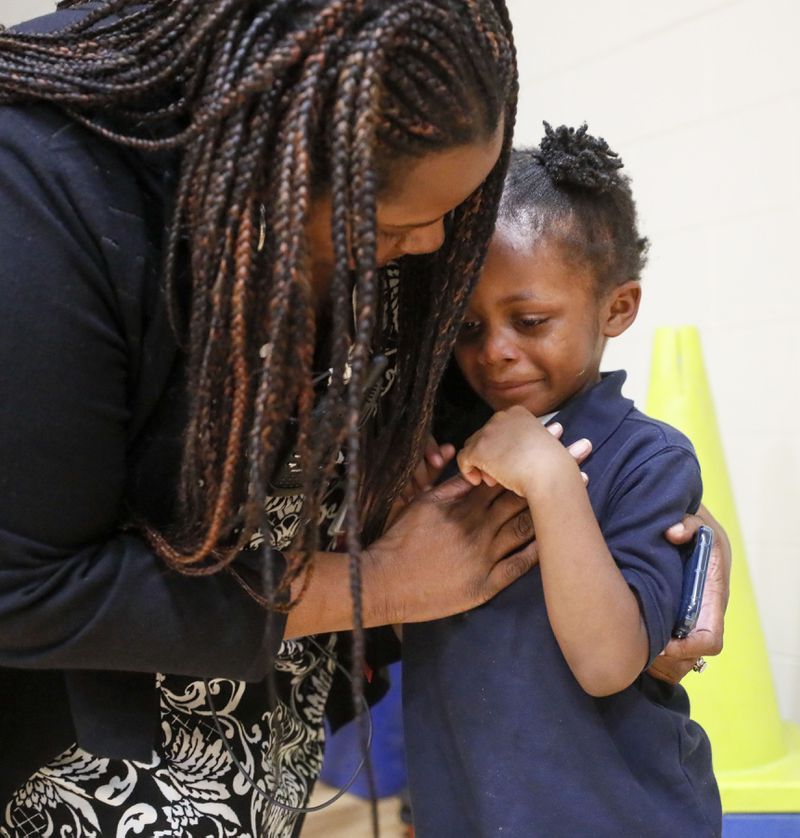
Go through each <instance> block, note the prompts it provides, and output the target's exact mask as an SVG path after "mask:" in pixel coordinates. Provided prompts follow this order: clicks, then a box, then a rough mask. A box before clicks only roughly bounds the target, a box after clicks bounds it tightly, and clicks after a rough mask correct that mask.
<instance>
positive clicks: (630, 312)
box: [603, 279, 642, 338]
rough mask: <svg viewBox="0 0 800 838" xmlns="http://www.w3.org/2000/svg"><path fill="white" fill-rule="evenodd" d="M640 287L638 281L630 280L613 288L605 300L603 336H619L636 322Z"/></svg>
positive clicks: (640, 293)
mask: <svg viewBox="0 0 800 838" xmlns="http://www.w3.org/2000/svg"><path fill="white" fill-rule="evenodd" d="M641 299H642V286H641V284H640V283H639V282H638V280H635V279H630V280H628V281H627V282H623V283H622V285H617V286H616V287H615V288H613V289H612V290H611V291H610V292H609V294H608V296H607V297H606V300H605V325H604V328H603V334H604V335H605V336H606V337H608V338H615V337H617V336H618V335H621V334H622V333H623V332H624V331H625V330H626V329H627V328H628V326H630V325H631V323H633V321H634V320H636V315H637V314H638V313H639V302H640V301H641Z"/></svg>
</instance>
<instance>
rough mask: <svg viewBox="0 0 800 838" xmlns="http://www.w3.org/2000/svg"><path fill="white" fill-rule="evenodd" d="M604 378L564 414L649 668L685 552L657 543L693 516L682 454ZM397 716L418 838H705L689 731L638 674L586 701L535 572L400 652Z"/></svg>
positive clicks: (707, 796) (684, 445)
mask: <svg viewBox="0 0 800 838" xmlns="http://www.w3.org/2000/svg"><path fill="white" fill-rule="evenodd" d="M624 379H625V375H624V373H612V374H610V375H607V376H605V377H604V378H603V380H602V381H601V382H600V383H598V384H597V385H595V386H594V387H593V388H592V389H590V390H588V391H587V392H586V393H584V394H582V395H580V396H578V397H576V398H575V399H574V400H573V401H571V402H570V403H569V404H567V405H566V406H564V407H563V408H562V409H561V411H560V412H559V414H558V416H557V420H558V421H559V422H561V424H562V425H563V426H564V443H565V444H567V445H569V444H570V443H572V442H575V441H576V440H578V439H580V438H582V437H588V438H589V439H591V440H592V445H593V449H592V454H591V456H590V457H589V458H588V459H587V460H586V461H585V462H584V463H583V465H582V466H581V468H582V469H583V470H584V471H585V472H586V473H587V474H588V475H589V485H588V493H589V499H590V501H591V504H592V509H593V510H594V512H595V514H596V516H597V520H598V522H599V524H600V528H601V530H602V532H603V536H604V538H605V540H606V543H607V544H608V548H609V550H610V552H611V554H612V556H613V557H614V559H615V561H616V562H617V564H618V566H619V568H620V570H621V572H622V575H623V576H624V578H625V580H626V582H627V583H628V584H629V585H630V587H631V588H632V590H633V591H634V592H635V593H636V596H637V598H638V600H639V604H640V607H641V613H642V618H643V620H644V623H645V626H646V629H647V635H648V638H649V647H650V650H649V657H650V659H651V660H652V659H653V658H654V657H655V656H656V655H657V654H658V653H659V652H660V651H661V650H662V649H663V648H664V646H665V645H666V643H667V641H668V640H669V636H670V631H671V628H672V625H673V623H674V620H675V614H676V612H677V608H678V604H679V601H680V593H681V582H682V566H683V561H684V559H685V558H686V552H687V551H686V550H683V549H680V548H677V547H674V546H673V545H671V544H670V543H669V542H668V541H667V540H666V539H665V538H664V536H663V533H664V531H665V530H666V529H667V527H669V526H670V525H671V524H673V523H675V521H678V520H680V519H681V517H682V516H683V515H684V514H685V513H687V512H693V511H695V510H696V509H697V506H698V504H699V502H700V497H701V491H702V486H701V481H700V469H699V466H698V463H697V459H696V457H695V454H694V451H693V449H692V446H691V444H690V443H689V441H688V440H687V439H686V438H685V437H684V436H683V435H682V434H680V433H679V432H678V431H676V430H675V429H674V428H670V427H669V426H667V425H664V424H663V423H660V422H657V421H655V420H653V419H650V418H649V417H647V416H645V415H643V414H642V413H640V412H639V411H638V410H636V409H635V408H634V406H633V403H632V402H631V401H630V400H628V399H626V398H624V397H623V396H622V395H621V392H620V388H621V386H622V382H623V381H624ZM403 689H404V714H405V732H406V744H407V752H406V759H407V763H408V769H409V784H410V790H411V801H412V808H413V810H414V822H415V828H416V831H417V834H418V835H419V836H420V838H429V836H435V835H459V836H462V838H473V836H474V838H485V836H489V835H509V836H523V835H524V836H541V837H542V838H550V837H551V836H559V835H581V836H583V835H591V836H597V838H606V836H608V838H612V836H613V838H616V836H620V835H625V836H629V835H630V836H634V835H647V836H654V838H655V836H658V837H659V838H670V836H673V835H686V836H692V838H695V836H696V837H697V838H699V837H700V836H703V838H710V836H718V835H719V834H720V829H721V812H720V801H719V793H718V791H717V786H716V782H715V780H714V775H713V773H712V769H711V751H710V747H709V742H708V738H707V737H706V735H705V733H704V731H703V730H702V729H701V728H700V727H699V726H698V725H697V724H696V723H694V722H693V721H691V720H690V718H689V702H688V699H687V696H686V692H685V691H684V689H683V688H682V687H680V686H670V685H668V684H665V683H662V682H660V681H656V680H655V679H653V678H651V677H650V676H649V675H647V674H644V673H643V674H642V675H641V676H640V677H639V678H638V679H637V680H636V681H635V683H634V684H632V685H631V686H630V687H628V688H627V689H625V690H623V691H621V692H619V693H617V694H616V695H613V696H609V697H606V698H593V697H591V696H589V695H588V694H587V693H586V692H584V691H583V689H582V688H581V687H580V685H579V684H578V682H577V681H576V680H575V677H574V676H573V674H572V672H571V671H570V669H569V667H568V665H567V663H566V661H565V660H564V657H563V655H562V653H561V650H560V648H559V646H558V643H557V641H556V639H555V636H554V635H553V632H552V629H551V627H550V623H549V620H548V617H547V611H546V608H545V603H544V593H543V589H542V581H541V574H540V572H539V568H534V569H533V570H532V571H531V572H530V573H528V574H527V575H526V576H524V577H523V578H521V579H519V580H518V581H516V582H514V583H513V584H512V585H511V586H509V587H508V588H507V589H505V590H504V591H501V592H500V594H498V596H497V597H495V598H494V599H493V600H491V601H490V602H488V603H487V604H486V605H484V606H482V607H480V608H476V609H474V610H472V611H469V612H467V613H465V614H462V615H458V616H455V617H451V618H448V619H445V620H438V621H436V622H431V623H423V624H417V625H408V626H406V627H405V629H404V637H403Z"/></svg>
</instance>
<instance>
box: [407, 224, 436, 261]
mask: <svg viewBox="0 0 800 838" xmlns="http://www.w3.org/2000/svg"><path fill="white" fill-rule="evenodd" d="M443 244H444V219H443V218H440V219H439V220H438V221H434V222H432V223H431V224H426V225H425V226H424V227H415V228H414V229H413V230H409V232H408V233H406V235H405V236H403V240H402V242H401V246H402V248H403V254H404V255H407V256H414V255H419V254H421V253H433V252H434V251H435V250H438V249H439V248H440V247H441V246H442V245H443Z"/></svg>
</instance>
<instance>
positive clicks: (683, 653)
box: [647, 505, 732, 684]
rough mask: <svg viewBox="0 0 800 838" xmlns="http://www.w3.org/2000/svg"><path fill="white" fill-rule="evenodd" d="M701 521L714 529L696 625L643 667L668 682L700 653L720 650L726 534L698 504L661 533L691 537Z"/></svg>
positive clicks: (727, 569)
mask: <svg viewBox="0 0 800 838" xmlns="http://www.w3.org/2000/svg"><path fill="white" fill-rule="evenodd" d="M701 524H705V525H706V526H708V527H711V529H712V530H714V546H713V547H712V548H711V558H710V560H709V564H708V575H707V577H706V585H705V590H704V592H703V603H702V605H701V606H700V615H699V617H698V620H697V626H696V627H695V628H694V630H693V631H692V632H691V634H689V636H688V637H685V638H683V639H682V640H676V639H674V638H673V639H672V640H670V642H669V643H668V644H667V647H666V648H665V649H664V651H663V652H662V653H661V654H660V655H659V656H658V657H657V658H656V659H655V661H653V664H652V666H651V667H650V668H649V669H648V670H647V672H648V674H649V675H652V676H653V677H654V678H658V679H659V680H661V681H667V682H668V683H670V684H677V683H678V682H679V681H681V680H682V679H683V678H684V677H685V676H686V674H687V673H688V672H690V671H691V670H692V669H693V668H694V667H695V666H696V664H697V662H698V660H699V659H700V658H703V657H711V656H712V655H718V654H719V653H720V652H721V651H722V637H723V633H724V629H725V610H726V609H727V607H728V597H729V595H730V585H731V560H732V556H731V545H730V541H728V535H727V533H726V532H725V530H724V529H723V528H722V526H721V525H720V523H719V522H718V521H717V520H716V519H715V518H714V516H713V515H712V514H711V513H710V512H709V511H708V510H707V509H706V508H705V507H704V506H702V505H701V507H700V509H698V511H697V514H696V515H687V516H686V517H685V518H684V519H683V521H682V522H681V523H679V524H675V525H674V526H672V527H670V528H669V529H668V530H667V532H666V533H665V535H666V538H667V540H668V541H671V542H672V543H673V544H686V543H687V542H689V541H691V540H692V539H693V538H694V536H695V533H696V532H697V530H698V528H699V527H700V525H701Z"/></svg>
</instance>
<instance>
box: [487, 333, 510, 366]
mask: <svg viewBox="0 0 800 838" xmlns="http://www.w3.org/2000/svg"><path fill="white" fill-rule="evenodd" d="M481 356H482V357H481V360H482V361H483V363H485V364H499V363H502V362H504V361H513V360H515V359H516V357H517V348H516V345H515V344H514V341H513V340H511V339H510V337H509V335H507V334H506V333H505V331H504V330H502V329H498V330H497V331H491V332H489V333H488V334H487V335H486V338H485V339H484V341H483V346H482V347H481Z"/></svg>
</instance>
